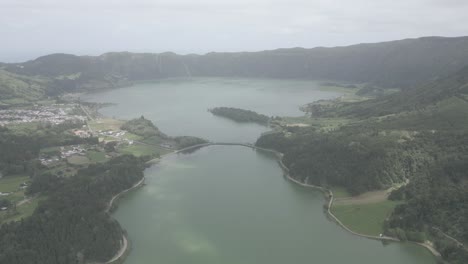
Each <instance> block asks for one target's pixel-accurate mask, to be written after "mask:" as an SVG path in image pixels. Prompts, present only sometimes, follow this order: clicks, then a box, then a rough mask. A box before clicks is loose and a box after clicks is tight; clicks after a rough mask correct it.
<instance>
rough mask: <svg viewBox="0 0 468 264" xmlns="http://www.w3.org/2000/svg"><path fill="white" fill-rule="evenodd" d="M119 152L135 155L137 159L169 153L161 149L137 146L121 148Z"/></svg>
mask: <svg viewBox="0 0 468 264" xmlns="http://www.w3.org/2000/svg"><path fill="white" fill-rule="evenodd" d="M118 151H119V152H120V153H123V154H133V155H135V156H137V157H140V156H153V155H163V154H166V153H168V152H169V151H168V150H166V149H163V148H160V147H156V146H148V145H137V144H134V145H128V146H122V147H119V149H118Z"/></svg>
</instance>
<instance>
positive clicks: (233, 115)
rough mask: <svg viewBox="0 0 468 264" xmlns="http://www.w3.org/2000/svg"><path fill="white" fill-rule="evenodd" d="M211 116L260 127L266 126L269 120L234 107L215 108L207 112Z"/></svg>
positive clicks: (266, 117)
mask: <svg viewBox="0 0 468 264" xmlns="http://www.w3.org/2000/svg"><path fill="white" fill-rule="evenodd" d="M209 111H210V112H211V113H212V114H213V115H217V116H222V117H226V118H229V119H231V120H234V121H236V122H252V123H258V124H261V125H266V124H268V121H269V120H270V118H269V117H268V116H266V115H262V114H258V113H256V112H254V111H250V110H244V109H239V108H234V107H215V108H213V109H210V110H209Z"/></svg>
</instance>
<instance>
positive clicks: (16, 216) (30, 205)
mask: <svg viewBox="0 0 468 264" xmlns="http://www.w3.org/2000/svg"><path fill="white" fill-rule="evenodd" d="M44 199H46V197H38V198H35V199H32V200H31V201H29V202H26V203H24V204H22V205H21V206H18V207H17V208H16V213H12V212H7V211H2V212H0V224H4V223H7V222H11V221H19V220H21V219H22V218H26V217H29V216H31V215H32V214H33V213H34V210H36V208H37V206H38V205H39V202H40V201H42V200H44Z"/></svg>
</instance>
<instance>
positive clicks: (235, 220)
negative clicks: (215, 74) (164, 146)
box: [86, 79, 435, 264]
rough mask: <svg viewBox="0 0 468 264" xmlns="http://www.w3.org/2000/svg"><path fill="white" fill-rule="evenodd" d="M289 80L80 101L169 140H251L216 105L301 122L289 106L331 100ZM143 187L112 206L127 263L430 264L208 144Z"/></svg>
mask: <svg viewBox="0 0 468 264" xmlns="http://www.w3.org/2000/svg"><path fill="white" fill-rule="evenodd" d="M316 88H317V85H316V83H314V82H309V81H290V80H246V79H195V80H191V81H181V80H171V81H161V82H156V83H147V84H138V85H135V86H134V87H129V88H123V89H119V90H117V91H110V92H103V93H98V94H93V95H89V96H88V97H87V98H86V100H88V101H98V102H112V103H116V105H113V106H111V107H107V108H105V109H103V111H102V112H103V113H104V114H106V115H108V116H115V117H117V118H126V119H128V118H133V117H137V116H140V115H141V114H143V115H145V117H147V118H150V119H151V120H153V121H154V122H155V123H156V125H157V126H158V127H160V128H161V129H162V130H163V131H164V132H166V133H168V134H170V135H196V136H200V137H204V138H208V139H210V140H213V141H232V142H254V141H255V139H256V138H257V137H258V136H259V134H260V133H262V132H264V131H267V128H265V127H262V126H258V125H254V124H244V125H240V124H237V123H234V122H230V121H227V120H225V119H222V118H218V117H214V116H212V115H211V114H210V113H209V112H207V111H206V110H207V109H208V108H211V107H216V106H233V107H241V108H246V109H252V110H255V111H258V112H260V113H264V114H267V115H302V113H301V112H300V111H299V110H298V106H300V105H302V104H305V103H307V102H311V101H314V100H319V99H326V98H332V97H336V96H338V95H339V94H336V93H331V92H323V91H320V90H318V89H316ZM145 175H146V179H147V180H146V183H147V185H146V186H145V187H144V188H141V189H139V190H138V191H135V192H132V193H130V194H129V195H128V196H126V197H125V198H124V199H122V200H121V202H120V203H119V208H118V210H117V211H116V212H115V215H114V216H115V217H116V218H117V219H118V220H119V222H120V223H121V225H122V226H123V227H124V228H125V229H126V230H127V231H128V234H129V238H130V240H131V241H132V244H133V250H132V252H131V254H130V256H129V257H128V259H127V260H126V262H125V263H126V264H145V263H161V264H176V263H177V264H180V263H188V264H191V263H193V264H198V263H200V264H201V263H203V264H219V263H226V264H231V263H232V264H254V263H255V264H275V263H278V264H280V263H281V264H284V263H320V264H322V263H330V264H334V263H347V264H354V263H356V264H373V263H379V264H387V263H388V264H393V263H399V264H406V263H408V264H433V263H435V260H434V259H433V257H432V256H431V255H430V253H429V252H427V251H426V250H425V249H423V248H420V247H418V246H414V245H411V244H398V243H392V244H389V245H384V244H382V243H381V242H378V241H373V240H368V239H364V238H360V237H357V236H354V235H351V234H349V233H347V232H346V231H344V230H343V229H342V228H340V227H339V226H337V225H336V224H334V223H333V222H331V221H329V220H328V219H327V217H326V215H325V214H324V213H323V209H322V205H323V202H324V199H323V197H322V194H321V193H320V192H316V191H311V190H307V189H303V188H300V187H298V186H295V185H293V184H291V183H289V182H288V181H286V180H285V179H284V178H283V176H282V171H281V169H280V168H279V166H278V165H277V162H276V161H275V159H274V158H273V157H271V156H270V155H268V154H266V153H262V152H256V151H253V150H251V149H248V148H243V147H233V146H212V147H208V148H203V149H201V150H198V151H196V152H195V153H192V154H179V155H171V156H168V157H165V158H164V159H163V160H162V161H161V163H160V164H158V165H155V166H153V167H151V168H149V169H147V170H146V171H145Z"/></svg>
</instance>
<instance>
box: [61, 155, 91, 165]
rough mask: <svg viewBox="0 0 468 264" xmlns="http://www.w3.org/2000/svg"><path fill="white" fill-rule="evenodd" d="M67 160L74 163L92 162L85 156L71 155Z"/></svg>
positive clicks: (84, 163)
mask: <svg viewBox="0 0 468 264" xmlns="http://www.w3.org/2000/svg"><path fill="white" fill-rule="evenodd" d="M67 161H68V163H70V164H72V165H86V164H89V163H90V160H89V159H88V158H87V157H84V156H71V157H69V158H68V159H67Z"/></svg>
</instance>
